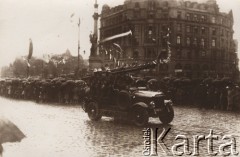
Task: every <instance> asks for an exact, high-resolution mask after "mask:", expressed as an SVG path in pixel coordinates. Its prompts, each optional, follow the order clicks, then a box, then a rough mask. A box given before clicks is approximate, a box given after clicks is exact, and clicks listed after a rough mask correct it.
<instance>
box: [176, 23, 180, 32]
mask: <svg viewBox="0 0 240 157" xmlns="http://www.w3.org/2000/svg"><path fill="white" fill-rule="evenodd" d="M177 31H178V32H180V31H181V24H179V23H178V24H177Z"/></svg>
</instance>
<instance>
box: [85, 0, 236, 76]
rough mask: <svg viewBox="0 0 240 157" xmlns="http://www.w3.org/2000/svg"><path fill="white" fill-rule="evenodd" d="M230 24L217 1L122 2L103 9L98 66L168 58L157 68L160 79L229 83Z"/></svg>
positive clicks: (232, 72) (232, 57)
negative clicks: (216, 79) (211, 79)
mask: <svg viewBox="0 0 240 157" xmlns="http://www.w3.org/2000/svg"><path fill="white" fill-rule="evenodd" d="M233 23H234V20H233V13H232V11H229V13H223V12H220V11H219V7H218V5H217V3H216V0H208V1H206V2H205V3H197V2H190V1H183V0H125V2H124V4H123V5H119V6H116V7H113V8H110V7H109V6H108V5H104V6H103V7H102V12H101V15H100V46H99V49H98V50H99V53H98V55H99V57H100V58H101V60H102V64H103V66H110V67H114V66H115V65H119V64H131V63H134V62H138V63H145V62H148V61H151V60H156V59H157V57H158V56H160V57H161V58H167V56H168V55H169V52H170V61H169V62H167V63H162V64H160V66H159V67H158V68H157V69H158V71H157V74H158V75H159V76H186V77H190V78H198V77H209V76H210V77H217V76H219V77H224V76H228V77H232V78H233V77H236V76H237V75H238V56H237V52H236V51H237V44H236V43H237V42H236V41H234V40H233V33H234V31H233ZM117 49H119V50H117ZM90 64H91V63H90Z"/></svg>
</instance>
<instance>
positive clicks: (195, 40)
mask: <svg viewBox="0 0 240 157" xmlns="http://www.w3.org/2000/svg"><path fill="white" fill-rule="evenodd" d="M193 45H194V46H197V38H194V39H193Z"/></svg>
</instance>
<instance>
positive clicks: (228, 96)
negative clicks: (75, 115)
mask: <svg viewBox="0 0 240 157" xmlns="http://www.w3.org/2000/svg"><path fill="white" fill-rule="evenodd" d="M113 85H114V89H118V90H119V91H121V90H128V89H129V88H130V87H132V86H134V87H142V86H146V87H147V88H146V89H147V90H153V91H158V90H161V91H163V92H164V93H165V95H166V96H167V97H169V98H170V99H171V100H172V101H173V103H174V104H175V105H195V106H198V107H200V108H206V109H219V110H229V111H239V110H240V88H239V85H238V84H237V83H234V82H233V81H231V80H230V79H229V78H228V79H227V78H222V79H212V78H207V79H203V80H200V79H195V80H194V79H193V80H190V79H188V78H168V77H165V78H163V79H160V80H157V79H151V78H150V79H149V78H141V77H140V78H137V77H136V78H133V77H130V75H123V74H122V75H115V76H111V75H110V76H101V75H99V76H95V77H90V78H89V79H87V80H85V81H83V80H72V79H66V78H54V79H44V80H41V79H5V80H1V81H0V95H1V96H5V97H9V98H15V99H24V100H35V101H36V102H43V103H45V102H57V103H66V104H69V103H81V101H82V100H84V98H85V97H86V96H87V94H89V93H90V94H91V95H93V96H96V95H100V96H104V95H105V96H107V95H108V96H109V93H108V92H109V91H111V90H107V89H109V88H113ZM89 87H90V88H89ZM88 89H90V90H89V92H87V90H88Z"/></svg>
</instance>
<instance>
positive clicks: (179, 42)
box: [177, 36, 181, 45]
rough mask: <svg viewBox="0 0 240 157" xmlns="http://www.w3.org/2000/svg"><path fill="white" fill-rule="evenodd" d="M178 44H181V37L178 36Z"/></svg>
mask: <svg viewBox="0 0 240 157" xmlns="http://www.w3.org/2000/svg"><path fill="white" fill-rule="evenodd" d="M177 44H178V45H179V44H181V37H180V36H177Z"/></svg>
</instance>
